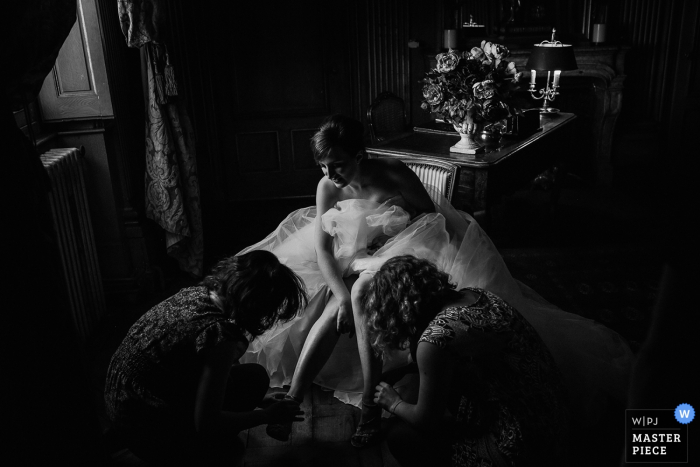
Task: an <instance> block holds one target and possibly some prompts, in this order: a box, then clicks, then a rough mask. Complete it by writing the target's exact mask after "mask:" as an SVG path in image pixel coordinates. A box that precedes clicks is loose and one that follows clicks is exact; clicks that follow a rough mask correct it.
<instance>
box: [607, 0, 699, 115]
mask: <svg viewBox="0 0 700 467" xmlns="http://www.w3.org/2000/svg"><path fill="white" fill-rule="evenodd" d="M687 1H697V0H622V2H621V5H620V18H619V21H620V29H621V30H620V32H621V33H622V38H623V40H624V41H625V42H626V43H629V45H631V46H632V50H630V53H629V54H628V59H627V65H626V70H625V71H626V72H627V75H628V79H627V82H626V87H627V90H626V91H625V95H626V96H627V97H628V98H626V99H625V110H624V112H625V113H626V114H628V116H634V118H635V119H647V120H655V121H661V120H664V119H665V117H666V116H667V115H668V114H669V112H670V108H669V104H670V102H671V100H670V96H671V93H672V92H673V89H672V87H673V83H674V79H673V78H674V77H673V73H674V64H675V55H676V53H677V50H678V47H680V45H681V44H680V42H679V41H680V34H679V29H680V27H679V26H680V24H681V21H682V18H683V6H684V3H686V2H687Z"/></svg>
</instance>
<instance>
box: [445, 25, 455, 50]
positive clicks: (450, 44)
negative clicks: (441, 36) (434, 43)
mask: <svg viewBox="0 0 700 467" xmlns="http://www.w3.org/2000/svg"><path fill="white" fill-rule="evenodd" d="M445 48H446V49H456V48H457V30H456V29H445Z"/></svg>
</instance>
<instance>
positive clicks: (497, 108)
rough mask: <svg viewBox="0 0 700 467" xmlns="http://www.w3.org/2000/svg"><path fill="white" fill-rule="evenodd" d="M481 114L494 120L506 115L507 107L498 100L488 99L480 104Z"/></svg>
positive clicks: (489, 119) (486, 118)
mask: <svg viewBox="0 0 700 467" xmlns="http://www.w3.org/2000/svg"><path fill="white" fill-rule="evenodd" d="M481 114H482V115H483V117H484V119H485V120H488V121H490V122H495V121H498V120H501V119H503V118H506V117H507V116H508V107H507V106H506V105H505V104H504V103H503V102H501V101H499V100H496V99H489V100H487V101H486V102H484V103H483V105H482V106H481Z"/></svg>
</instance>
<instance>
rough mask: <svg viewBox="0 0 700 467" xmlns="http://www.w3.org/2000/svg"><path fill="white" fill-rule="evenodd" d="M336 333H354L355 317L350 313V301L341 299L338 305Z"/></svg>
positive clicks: (350, 335)
mask: <svg viewBox="0 0 700 467" xmlns="http://www.w3.org/2000/svg"><path fill="white" fill-rule="evenodd" d="M336 329H337V331H338V334H346V333H347V334H349V335H348V337H352V336H353V335H354V334H355V318H354V317H353V315H352V301H351V300H350V299H349V298H348V300H343V301H341V302H340V306H339V307H338V324H337V328H336Z"/></svg>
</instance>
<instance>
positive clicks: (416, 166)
mask: <svg viewBox="0 0 700 467" xmlns="http://www.w3.org/2000/svg"><path fill="white" fill-rule="evenodd" d="M406 165H407V166H409V167H410V168H411V169H412V170H413V171H414V172H415V173H416V174H417V175H418V178H420V181H421V182H423V185H426V186H432V187H433V188H435V189H436V190H438V191H439V192H440V194H442V196H444V197H445V198H447V199H448V200H450V201H451V199H450V198H451V194H452V193H451V188H452V183H454V180H453V177H454V174H453V172H452V171H451V170H447V169H445V168H443V167H439V166H435V165H427V164H424V163H420V162H410V161H407V162H406Z"/></svg>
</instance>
